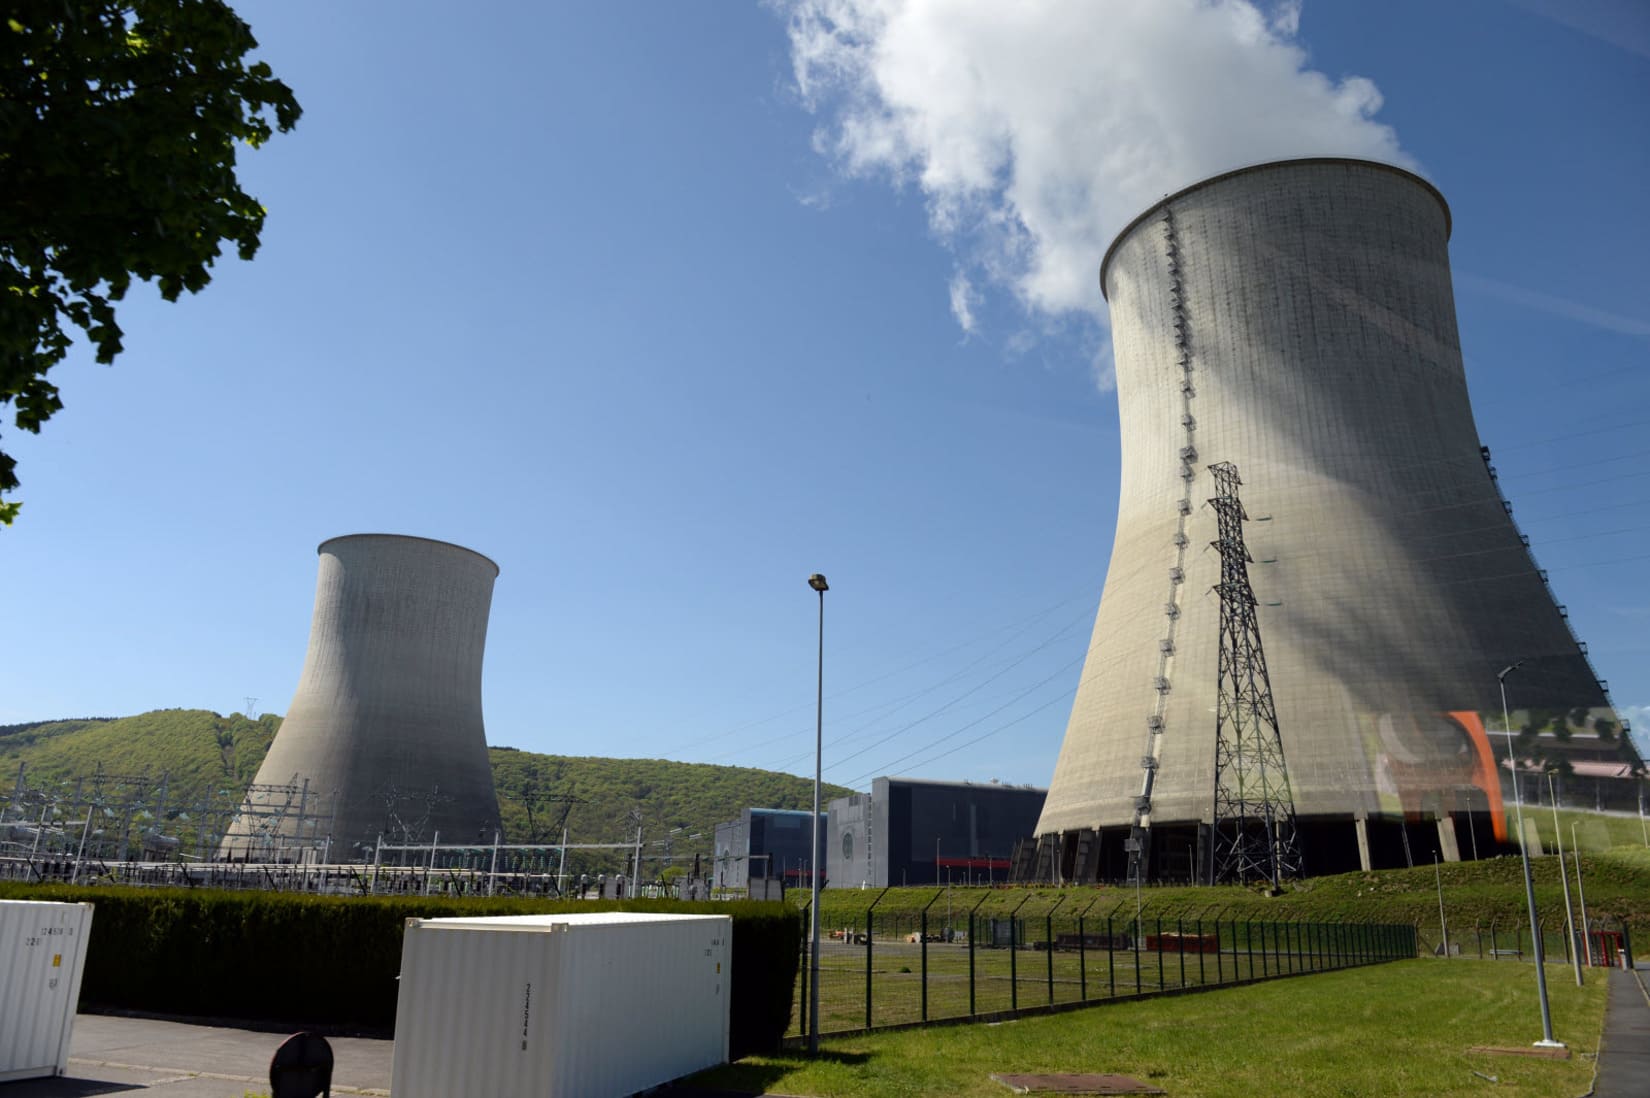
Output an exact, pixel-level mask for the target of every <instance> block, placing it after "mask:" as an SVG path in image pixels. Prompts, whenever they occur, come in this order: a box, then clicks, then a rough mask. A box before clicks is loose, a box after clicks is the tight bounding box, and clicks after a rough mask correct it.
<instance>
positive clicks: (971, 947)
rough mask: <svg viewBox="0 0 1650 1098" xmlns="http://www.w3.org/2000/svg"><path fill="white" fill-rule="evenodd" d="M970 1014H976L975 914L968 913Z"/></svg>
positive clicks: (971, 911)
mask: <svg viewBox="0 0 1650 1098" xmlns="http://www.w3.org/2000/svg"><path fill="white" fill-rule="evenodd" d="M968 1013H969V1014H974V1013H976V1010H975V1002H974V912H973V910H972V909H971V910H970V911H969V912H968Z"/></svg>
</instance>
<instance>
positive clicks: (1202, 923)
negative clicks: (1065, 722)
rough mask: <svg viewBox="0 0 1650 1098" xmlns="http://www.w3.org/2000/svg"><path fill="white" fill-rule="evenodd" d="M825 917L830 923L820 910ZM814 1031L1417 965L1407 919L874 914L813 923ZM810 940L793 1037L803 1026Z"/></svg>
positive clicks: (986, 1014)
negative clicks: (816, 930) (1410, 960)
mask: <svg viewBox="0 0 1650 1098" xmlns="http://www.w3.org/2000/svg"><path fill="white" fill-rule="evenodd" d="M827 917H828V918H829V916H827ZM820 936H821V941H820V950H819V1030H820V1032H821V1033H845V1032H854V1031H860V1030H868V1029H883V1028H887V1027H890V1026H901V1025H910V1024H916V1023H922V1022H928V1021H937V1020H940V1019H947V1018H991V1017H993V1016H1004V1015H1013V1014H1021V1013H1032V1012H1039V1011H1049V1010H1054V1009H1060V1008H1062V1007H1064V1006H1068V1005H1071V1004H1078V1003H1085V1002H1093V1001H1097V1000H1103V999H1116V998H1128V997H1133V996H1141V995H1152V994H1156V993H1159V992H1164V991H1177V990H1181V989H1192V988H1200V987H1216V986H1219V985H1223V984H1232V983H1242V982H1246V981H1250V980H1260V979H1268V978H1271V977H1276V976H1294V975H1300V974H1304V973H1309V972H1325V971H1328V970H1331V969H1339V968H1350V967H1353V966H1356V965H1365V964H1375V963H1379V962H1382V961H1392V960H1398V959H1400V958H1406V957H1414V956H1415V955H1416V953H1417V950H1418V949H1419V948H1420V947H1419V943H1418V941H1417V937H1416V928H1415V927H1414V926H1410V925H1403V924H1382V923H1313V922H1278V921H1260V920H1250V919H1221V918H1214V919H1202V918H1199V919H1163V918H1155V917H1152V916H1150V915H1147V916H1145V917H1143V918H1140V917H1136V916H1134V915H1129V916H1127V917H1122V918H1119V917H1118V916H1117V915H1116V914H1115V913H1114V914H1113V915H1109V916H1092V917H1091V916H1088V915H1086V914H1079V915H1071V916H1067V915H1061V914H1058V913H1049V914H1044V915H1033V916H1020V915H1018V914H1008V915H1002V914H997V915H984V914H976V913H973V912H966V913H964V912H957V913H953V914H952V915H951V916H950V917H948V916H947V915H946V914H945V913H944V912H940V913H934V912H930V911H923V912H920V913H913V912H888V913H884V912H878V911H876V910H875V908H874V907H868V908H867V909H866V910H864V911H863V912H861V913H859V914H858V915H856V916H855V917H854V918H852V919H849V920H846V921H842V920H838V921H837V922H833V923H830V924H828V925H823V926H821V928H820ZM807 949H808V944H807V943H806V942H805V943H804V945H803V950H804V956H803V963H802V971H801V976H800V978H799V980H798V984H797V1009H796V1010H795V1011H794V1012H793V1015H792V1017H793V1018H794V1019H795V1024H794V1026H793V1028H792V1033H793V1034H798V1035H800V1034H805V1033H807V1032H808V1028H809V1027H808V1009H809V1006H808V1004H809V1001H810V998H811V994H810V989H809V987H808V979H809V969H810V964H809V958H808V956H807V953H806V951H807Z"/></svg>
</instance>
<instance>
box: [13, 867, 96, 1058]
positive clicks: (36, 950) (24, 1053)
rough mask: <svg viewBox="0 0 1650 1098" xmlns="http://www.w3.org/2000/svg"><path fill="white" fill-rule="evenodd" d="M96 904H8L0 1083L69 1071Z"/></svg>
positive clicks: (38, 902)
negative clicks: (70, 1040)
mask: <svg viewBox="0 0 1650 1098" xmlns="http://www.w3.org/2000/svg"><path fill="white" fill-rule="evenodd" d="M91 932H92V905H91V904H58V903H47V902H44V901H39V900H0V1082H4V1081H6V1080H10V1079H34V1078H37V1077H39V1076H43V1075H62V1074H63V1073H64V1072H65V1071H67V1070H68V1069H69V1038H70V1036H71V1035H72V1034H73V1032H74V1012H75V1006H76V1004H78V1003H79V1002H80V978H81V976H82V974H83V973H84V972H85V968H86V942H87V941H88V939H89V938H90V937H91Z"/></svg>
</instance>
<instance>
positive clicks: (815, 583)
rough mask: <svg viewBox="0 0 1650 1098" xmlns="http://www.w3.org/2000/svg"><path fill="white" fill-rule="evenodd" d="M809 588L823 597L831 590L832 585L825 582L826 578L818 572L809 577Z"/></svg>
mask: <svg viewBox="0 0 1650 1098" xmlns="http://www.w3.org/2000/svg"><path fill="white" fill-rule="evenodd" d="M808 586H809V587H812V588H813V589H814V590H815V591H818V592H819V593H820V594H822V595H823V594H824V593H825V592H827V591H829V590H830V589H831V585H830V584H828V583H826V582H825V577H824V576H822V575H820V574H819V573H818V572H815V573H814V574H813V575H811V576H809V577H808Z"/></svg>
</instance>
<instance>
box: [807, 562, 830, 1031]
mask: <svg viewBox="0 0 1650 1098" xmlns="http://www.w3.org/2000/svg"><path fill="white" fill-rule="evenodd" d="M808 586H809V587H812V588H813V589H814V590H815V591H818V592H819V676H818V680H817V686H816V688H815V695H814V714H815V717H814V819H813V836H814V838H813V853H812V857H811V858H810V859H809V860H810V861H811V862H813V863H814V867H813V870H814V871H813V872H812V873H811V874H809V880H810V885H809V896H810V899H809V901H808V922H809V924H810V930H809V937H811V938H812V939H813V945H812V946H811V947H810V948H809V951H808V1055H810V1056H818V1055H819V865H818V862H819V785H820V777H821V775H822V773H823V770H824V767H823V761H824V756H825V592H827V591H829V590H830V589H831V586H830V584H828V583H826V582H825V577H824V576H822V575H820V574H819V573H818V572H815V573H814V574H813V575H811V576H809V577H808Z"/></svg>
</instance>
